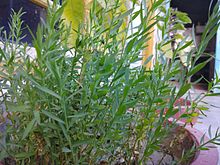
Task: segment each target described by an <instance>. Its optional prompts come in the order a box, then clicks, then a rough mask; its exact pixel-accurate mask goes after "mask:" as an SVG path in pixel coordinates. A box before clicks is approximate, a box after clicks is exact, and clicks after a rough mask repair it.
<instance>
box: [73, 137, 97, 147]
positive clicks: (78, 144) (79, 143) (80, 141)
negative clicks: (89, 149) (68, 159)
mask: <svg viewBox="0 0 220 165" xmlns="http://www.w3.org/2000/svg"><path fill="white" fill-rule="evenodd" d="M93 142H94V140H92V139H86V140H78V141H75V142H73V146H72V147H78V146H81V145H85V144H91V143H93Z"/></svg>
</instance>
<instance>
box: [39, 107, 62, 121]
mask: <svg viewBox="0 0 220 165" xmlns="http://www.w3.org/2000/svg"><path fill="white" fill-rule="evenodd" d="M41 112H42V113H43V114H44V115H46V116H47V117H49V118H51V119H53V120H56V121H58V122H59V123H63V124H64V121H63V120H61V119H60V118H58V117H57V116H56V115H54V114H53V113H50V112H48V111H44V110H42V111H41Z"/></svg>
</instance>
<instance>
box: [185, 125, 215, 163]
mask: <svg viewBox="0 0 220 165" xmlns="http://www.w3.org/2000/svg"><path fill="white" fill-rule="evenodd" d="M186 129H187V130H188V131H189V132H190V133H191V134H192V136H193V137H194V138H195V140H196V143H197V144H198V145H199V143H200V139H201V138H202V136H203V135H204V133H202V132H201V131H199V130H197V129H195V128H192V127H189V126H187V127H186ZM208 139H209V138H208V137H207V136H205V138H204V141H208ZM208 146H211V148H210V147H209V150H201V151H198V152H197V154H196V157H195V158H194V160H193V162H192V163H191V165H218V160H219V153H218V149H217V148H216V147H215V145H213V144H208Z"/></svg>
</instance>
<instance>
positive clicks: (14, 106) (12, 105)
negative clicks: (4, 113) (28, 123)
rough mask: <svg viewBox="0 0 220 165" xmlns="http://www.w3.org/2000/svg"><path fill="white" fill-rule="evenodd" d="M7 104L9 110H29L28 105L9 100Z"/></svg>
mask: <svg viewBox="0 0 220 165" xmlns="http://www.w3.org/2000/svg"><path fill="white" fill-rule="evenodd" d="M6 106H7V107H8V111H9V112H29V106H27V105H18V104H16V103H12V102H9V101H7V102H6Z"/></svg>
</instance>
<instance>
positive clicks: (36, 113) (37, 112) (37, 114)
mask: <svg viewBox="0 0 220 165" xmlns="http://www.w3.org/2000/svg"><path fill="white" fill-rule="evenodd" d="M34 118H35V120H36V122H37V123H38V124H40V111H36V110H35V111H34Z"/></svg>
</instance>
